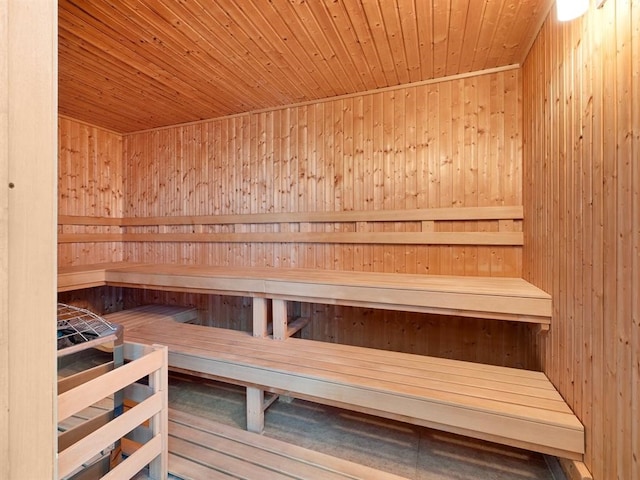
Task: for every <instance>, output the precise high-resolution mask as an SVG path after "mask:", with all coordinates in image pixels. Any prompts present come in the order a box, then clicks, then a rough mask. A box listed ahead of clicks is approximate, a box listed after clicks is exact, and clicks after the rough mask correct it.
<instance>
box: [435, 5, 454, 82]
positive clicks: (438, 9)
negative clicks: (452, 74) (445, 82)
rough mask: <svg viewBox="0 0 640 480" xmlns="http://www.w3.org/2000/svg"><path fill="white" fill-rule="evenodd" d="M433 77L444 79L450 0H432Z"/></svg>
mask: <svg viewBox="0 0 640 480" xmlns="http://www.w3.org/2000/svg"><path fill="white" fill-rule="evenodd" d="M432 5H433V18H434V21H433V76H434V77H435V78H437V77H444V75H445V72H446V70H447V54H448V42H447V38H448V37H449V30H450V22H451V2H450V0H434V2H433V4H432Z"/></svg>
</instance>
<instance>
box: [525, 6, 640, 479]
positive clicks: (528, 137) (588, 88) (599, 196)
mask: <svg viewBox="0 0 640 480" xmlns="http://www.w3.org/2000/svg"><path fill="white" fill-rule="evenodd" d="M592 3H593V2H592ZM522 74H523V98H524V106H523V110H524V129H523V137H524V206H525V226H524V230H525V247H524V260H523V262H524V265H523V274H524V277H525V278H526V279H528V280H529V281H532V282H533V283H535V284H537V285H539V286H540V287H542V288H544V289H545V290H547V291H549V292H551V293H552V294H553V298H554V315H553V321H552V327H551V332H550V334H549V335H548V336H547V337H539V338H538V339H537V340H538V341H539V342H541V343H539V344H538V348H539V355H540V360H541V362H542V364H543V367H544V371H545V372H546V373H547V375H548V376H549V377H550V378H551V380H552V381H553V382H554V384H555V385H556V386H557V387H558V389H559V390H560V392H561V393H562V395H563V396H564V397H565V399H566V400H567V401H568V403H569V405H570V406H571V407H572V408H573V409H574V411H575V412H576V414H577V415H578V416H579V417H580V419H581V420H582V422H583V423H584V424H585V427H586V434H587V435H586V438H587V452H586V455H585V463H586V465H587V466H588V468H589V469H590V470H591V472H592V473H593V475H594V478H595V479H596V480H608V479H632V478H640V390H639V388H640V324H639V322H640V303H639V302H640V265H639V256H640V199H639V192H640V1H637V0H633V1H622V0H618V1H611V0H609V1H608V2H606V3H605V5H604V7H603V8H602V9H595V7H593V6H592V8H591V10H590V11H589V12H588V14H587V15H585V16H584V17H582V18H581V19H578V20H575V21H573V22H570V23H567V24H558V23H557V22H556V21H555V19H554V18H552V17H550V18H549V19H548V20H547V22H546V23H545V25H544V26H543V28H542V31H541V33H540V35H539V37H538V39H537V40H536V42H535V44H534V46H533V48H532V50H531V52H530V53H529V55H528V58H527V60H526V62H525V63H524V66H523V73H522Z"/></svg>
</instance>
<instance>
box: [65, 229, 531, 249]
mask: <svg viewBox="0 0 640 480" xmlns="http://www.w3.org/2000/svg"><path fill="white" fill-rule="evenodd" d="M102 242H185V243H188V242H192V243H205V242H209V243H339V244H384V245H506V246H520V245H523V243H524V237H523V235H522V232H425V233H420V232H362V233H358V232H245V233H122V234H121V233H76V234H74V233H63V234H60V235H58V243H102Z"/></svg>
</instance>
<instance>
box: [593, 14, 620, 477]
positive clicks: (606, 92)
mask: <svg viewBox="0 0 640 480" xmlns="http://www.w3.org/2000/svg"><path fill="white" fill-rule="evenodd" d="M601 12H602V15H603V19H602V22H603V28H604V29H606V31H607V33H608V34H607V35H604V36H603V51H604V52H606V53H605V54H604V56H603V60H602V68H603V69H605V70H604V71H605V72H610V73H609V74H610V75H612V76H613V78H611V77H609V76H607V77H605V78H604V79H603V80H604V82H603V90H602V101H603V110H602V120H603V122H602V123H603V127H604V131H603V138H602V149H603V160H604V162H603V179H604V190H603V209H604V211H605V216H604V237H603V255H604V256H603V264H604V271H603V274H604V278H605V282H604V292H603V301H604V304H605V308H606V311H607V316H608V318H606V319H605V320H606V322H607V324H608V325H606V326H605V329H604V332H603V333H604V335H603V342H604V345H605V349H604V372H603V373H604V391H605V392H616V393H617V389H618V385H617V378H618V375H619V373H620V372H619V371H618V367H619V366H618V364H617V345H616V340H617V339H616V337H617V330H618V329H617V323H618V321H617V316H618V315H619V314H620V313H621V312H619V311H618V305H617V302H616V299H617V292H616V291H617V282H616V277H617V274H618V273H619V272H618V271H617V267H618V265H617V260H616V244H617V235H616V234H617V231H616V230H617V220H618V218H617V215H616V213H615V212H616V205H617V190H616V176H617V175H618V174H619V173H622V172H618V171H617V167H618V165H617V161H616V143H617V133H616V129H617V128H619V127H621V126H622V125H617V122H616V120H617V118H616V113H617V107H618V105H617V101H616V87H617V84H616V81H617V76H615V72H616V65H617V58H616V54H615V51H616V43H617V42H616V38H615V36H616V34H617V31H616V26H617V25H616V21H615V14H616V6H615V5H614V4H612V3H611V2H609V3H608V4H605V6H604V7H603V9H602V10H601ZM620 273H621V272H620ZM616 397H617V395H612V394H611V393H609V394H607V393H605V395H604V402H603V405H602V408H603V432H602V433H603V436H604V438H605V439H606V441H605V442H604V451H603V452H602V453H601V454H602V458H601V461H602V462H603V464H604V465H607V466H608V467H607V468H606V470H605V474H606V475H611V476H613V477H614V478H615V477H617V476H618V475H617V469H618V458H617V453H618V452H617V446H618V443H617V440H618V432H617V425H616V417H617V412H616V407H617V403H618V402H617V398H616ZM621 446H622V445H620V447H621ZM598 460H600V459H598Z"/></svg>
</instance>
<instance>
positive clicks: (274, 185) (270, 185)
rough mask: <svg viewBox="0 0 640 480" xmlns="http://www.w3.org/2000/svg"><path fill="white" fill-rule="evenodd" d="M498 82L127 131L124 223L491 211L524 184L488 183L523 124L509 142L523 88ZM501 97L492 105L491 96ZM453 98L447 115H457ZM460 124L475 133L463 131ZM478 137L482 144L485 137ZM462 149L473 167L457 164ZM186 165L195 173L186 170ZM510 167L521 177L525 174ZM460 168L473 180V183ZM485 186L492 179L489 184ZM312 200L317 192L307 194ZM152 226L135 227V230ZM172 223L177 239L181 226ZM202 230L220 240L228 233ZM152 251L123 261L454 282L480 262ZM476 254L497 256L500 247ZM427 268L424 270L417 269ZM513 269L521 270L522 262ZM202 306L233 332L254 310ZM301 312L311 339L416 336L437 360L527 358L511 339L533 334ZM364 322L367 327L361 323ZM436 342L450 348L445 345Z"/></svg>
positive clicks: (251, 249) (407, 255)
mask: <svg viewBox="0 0 640 480" xmlns="http://www.w3.org/2000/svg"><path fill="white" fill-rule="evenodd" d="M504 75H505V73H504V72H496V73H492V74H488V75H484V76H481V77H478V78H473V79H467V80H464V79H460V80H450V81H447V82H442V83H437V84H432V85H424V86H411V87H408V88H400V89H397V90H393V91H387V92H377V93H370V94H363V95H357V96H353V97H351V98H343V99H332V100H327V101H324V102H320V103H317V104H314V105H307V106H304V105H303V106H295V107H290V108H286V109H277V110H271V111H267V112H258V113H255V114H249V115H244V116H242V115H241V116H237V117H229V118H221V119H217V120H211V121H207V122H201V123H199V124H194V125H189V126H182V127H175V128H172V129H160V130H155V131H149V132H140V133H137V134H131V135H126V136H125V137H124V143H125V152H126V155H125V156H126V161H127V165H126V169H127V170H126V171H127V172H130V173H128V174H127V175H126V176H125V180H124V181H125V184H126V185H125V186H126V188H125V190H126V191H127V192H128V194H127V202H126V203H127V211H128V214H129V215H133V216H142V215H159V216H163V215H176V214H180V215H199V214H200V215H202V214H207V215H216V214H233V213H243V212H245V211H246V212H252V211H253V209H254V208H257V211H258V212H282V211H302V210H306V211H320V212H321V211H334V210H344V209H346V208H358V209H369V210H382V209H390V208H396V207H398V208H411V209H413V208H426V207H439V206H452V205H454V203H455V204H456V205H459V206H462V205H464V204H465V203H466V202H471V201H473V203H474V204H478V203H479V202H480V199H481V198H485V199H487V200H486V204H488V205H500V204H501V203H506V201H504V200H503V199H505V198H514V193H513V192H514V190H515V189H516V188H517V187H516V186H515V185H517V182H518V181H519V180H518V179H517V178H508V179H506V180H502V181H496V180H495V177H494V175H491V173H493V172H497V171H498V168H497V167H496V166H495V165H497V162H498V159H497V156H498V155H501V154H502V153H503V152H504V151H511V150H510V149H513V148H514V145H515V147H516V150H515V151H516V152H517V143H518V142H519V141H520V139H519V136H518V134H517V133H518V129H519V128H520V126H519V125H517V126H516V127H515V128H516V131H515V134H513V133H509V135H508V138H505V135H504V134H503V133H504V131H505V130H506V129H507V127H508V126H507V125H505V124H506V123H507V122H509V121H511V120H510V119H511V118H513V117H514V115H515V114H505V109H506V108H507V106H506V104H507V103H508V104H511V103H512V102H517V101H519V98H520V91H519V88H520V86H519V83H518V82H517V81H514V80H510V81H511V82H512V83H511V84H509V83H508V82H507V81H505V80H504ZM497 77H500V78H502V79H500V78H498V79H497ZM516 78H517V77H516ZM480 85H484V87H480ZM505 85H506V86H505ZM509 85H511V86H512V87H509ZM510 88H514V89H516V90H515V95H513V94H511V93H513V92H510V91H509V89H510ZM469 90H471V91H473V92H474V93H473V95H471V97H472V99H473V100H472V101H471V102H470V103H469V105H467V101H466V96H467V93H468V91H469ZM496 96H497V97H500V98H499V99H496V98H494V97H496ZM454 97H455V98H456V100H455V109H453V110H452V103H453V99H454ZM482 105H485V106H486V107H485V108H486V111H485V112H483V113H482V114H480V113H479V112H478V113H475V112H474V109H478V110H481V109H482ZM509 108H510V109H511V110H510V111H512V112H516V114H517V113H518V112H519V109H520V107H518V106H513V105H509ZM423 123H424V124H423ZM467 123H469V125H471V128H465V127H466V125H467ZM165 130H174V132H166V131H165ZM254 130H255V133H254ZM481 131H482V132H483V133H482V135H484V140H481ZM199 132H200V133H199ZM204 132H206V134H205V133H204ZM258 132H259V133H258ZM205 137H206V139H207V140H206V141H205V140H204V139H205ZM483 141H484V145H485V147H484V148H485V151H486V152H488V153H487V155H486V156H485V159H482V158H481V153H480V145H481V144H482V142H483ZM421 143H422V145H421ZM467 153H469V155H471V157H472V158H465V155H467ZM473 157H476V158H473ZM511 161H515V162H520V161H521V159H520V158H519V157H518V156H517V155H516V158H514V159H507V160H505V161H504V166H505V168H506V167H507V166H508V164H509V162H511ZM481 162H485V167H484V168H485V170H486V172H487V173H486V174H485V175H484V176H482V175H480V173H479V172H480V168H481V167H480V165H481ZM194 168H197V169H198V171H197V172H193V175H192V171H191V169H194ZM509 168H510V167H509ZM514 168H515V170H514V171H518V170H519V168H520V167H519V166H516V167H514ZM467 170H470V171H471V173H470V175H468V176H467V175H466V171H467ZM247 171H248V172H249V175H248V176H247V175H246V173H247ZM134 172H135V173H134ZM183 177H184V178H183ZM196 177H197V178H198V180H197V181H196ZM137 182H140V183H139V184H138V183H137ZM194 182H196V183H195V184H194ZM197 182H203V187H202V188H203V191H204V192H206V193H205V195H204V197H205V200H204V205H203V202H201V201H196V200H194V198H195V197H192V196H189V195H193V194H191V193H190V192H192V191H193V190H194V189H197V187H198V183H197ZM467 182H469V186H468V184H467ZM489 182H495V185H491V184H489ZM129 185H130V186H131V189H130V190H129V189H128V187H129ZM474 186H475V187H474ZM178 187H179V188H178ZM474 188H475V191H474ZM307 191H313V192H314V194H313V195H311V194H309V195H307V194H306V193H307ZM129 192H131V195H129ZM487 192H489V193H487ZM491 192H492V193H491ZM247 194H248V195H249V198H247ZM163 195H168V196H169V197H173V198H167V199H166V201H163V202H155V201H154V200H153V199H155V198H157V197H158V196H163ZM150 199H151V200H150ZM258 199H260V200H258ZM201 209H204V210H201ZM458 223H459V222H458ZM358 226H359V227H363V226H362V225H358ZM146 228H147V227H136V229H140V231H145V229H146ZM162 228H169V227H162ZM170 228H175V229H176V230H175V231H182V230H180V229H181V228H183V227H177V226H176V227H170ZM203 228H204V229H206V230H207V231H209V230H217V231H228V230H229V229H230V228H233V227H232V226H230V225H229V226H215V227H203ZM251 228H255V229H257V230H258V231H263V230H264V231H272V230H274V229H282V228H288V227H287V226H286V225H283V224H272V225H269V224H267V225H256V226H253V227H251ZM292 228H294V229H298V228H302V229H304V228H314V229H315V228H318V229H328V230H335V229H337V228H342V227H339V226H338V225H337V224H326V225H322V224H318V225H313V226H308V225H307V226H305V225H303V224H301V225H300V226H297V225H294V226H293V227H292ZM349 228H350V229H353V228H355V227H354V226H349ZM364 228H373V229H377V228H380V229H385V228H387V229H390V230H391V231H394V230H396V229H400V228H409V229H410V228H414V225H412V224H409V225H403V226H400V224H399V223H397V222H390V223H389V224H388V225H387V226H384V227H380V226H373V227H372V226H371V225H365V226H364ZM420 228H422V225H421V226H420ZM427 228H429V226H427ZM452 228H454V227H453V225H452V224H451V225H449V226H448V229H449V230H451V229H452ZM455 228H459V229H462V230H464V229H465V226H464V225H456V227H455ZM487 228H490V229H494V228H497V222H488V223H487ZM445 229H446V228H445ZM170 231H173V230H170ZM158 246H160V245H159V244H156V246H150V245H149V244H144V243H140V244H131V245H130V246H128V247H127V249H128V252H131V253H130V254H129V257H130V260H134V261H135V260H145V259H148V261H174V259H178V260H179V259H181V258H183V257H184V258H185V259H187V258H188V261H203V262H207V263H213V264H220V265H224V264H229V263H233V264H238V265H241V264H242V265H252V264H256V263H257V264H261V265H272V266H277V265H289V264H293V265H295V266H311V267H316V268H329V269H344V268H347V269H369V270H373V271H424V272H425V273H426V272H427V271H428V272H429V273H442V274H447V273H449V274H450V273H453V272H455V271H456V269H461V270H460V271H461V273H464V272H475V271H478V269H479V266H478V265H474V264H473V262H474V258H475V259H476V260H475V261H476V262H479V261H480V258H481V256H480V255H479V254H478V255H475V254H474V253H473V251H472V250H466V247H459V249H460V251H462V252H463V254H462V255H460V261H457V262H454V261H451V256H450V254H449V253H448V252H451V250H452V247H449V246H445V247H441V246H419V247H409V248H407V247H402V246H385V245H375V246H366V247H361V246H360V245H352V246H350V247H349V246H347V247H346V248H345V246H341V245H328V244H324V245H322V244H321V245H295V249H297V253H296V250H295V249H292V248H290V246H289V245H286V244H255V245H231V244H212V245H206V246H202V245H200V246H197V247H192V246H185V247H180V248H181V249H180V248H179V249H176V247H175V246H173V245H171V244H162V246H161V248H160V249H158V248H157V247H158ZM193 248H196V250H193ZM360 248H361V249H362V250H361V251H360V250H358V249H360ZM367 250H368V251H369V253H368V254H367V253H366V252H367ZM154 251H155V252H156V253H155V254H154V253H153V252H154ZM484 251H485V253H486V255H487V256H491V255H493V252H494V247H487V248H486V249H485V250H484ZM194 252H195V253H194ZM246 252H248V254H246ZM256 252H260V253H256ZM194 257H197V259H196V258H194ZM503 257H504V258H506V256H505V255H503ZM367 258H368V260H367ZM421 258H423V259H424V260H422V261H421V260H420V259H421ZM486 258H488V257H486ZM397 259H399V260H397ZM421 262H423V263H424V267H422V268H423V269H420V263H421ZM490 262H491V260H489V263H490ZM502 262H503V263H504V260H503V261H502ZM501 268H502V270H501V269H500V268H493V267H492V266H491V267H490V271H489V272H488V274H490V275H504V272H505V269H506V267H505V266H504V265H503V266H502V267H501ZM512 268H513V270H518V268H519V267H518V266H516V267H512ZM427 269H428V270H427ZM518 274H519V271H518V272H517V273H516V275H518ZM125 295H133V294H132V293H126V294H125ZM149 295H152V294H149ZM153 295H156V294H153ZM153 298H156V297H155V296H152V297H148V298H147V297H135V299H136V301H142V300H145V299H153ZM158 298H160V297H158ZM165 299H166V300H167V301H175V302H178V303H180V302H181V301H182V302H189V301H191V300H190V299H189V297H187V296H184V297H180V296H174V297H170V298H168V297H167V298H165V297H162V300H165ZM125 300H127V301H129V300H131V299H129V298H127V299H125ZM199 305H202V308H203V310H206V309H209V312H210V313H209V314H208V315H207V316H206V317H203V322H205V323H207V324H211V325H215V324H220V325H230V324H232V323H234V322H235V320H234V322H232V321H231V320H230V319H231V318H232V317H233V318H235V319H237V322H236V323H234V325H244V324H245V323H246V324H247V325H249V323H247V321H248V320H250V314H251V308H250V306H249V305H248V304H247V301H246V299H234V298H220V297H212V298H209V299H207V300H206V301H204V300H203V301H202V303H199ZM199 308H200V307H199ZM305 308H306V311H308V312H309V314H310V315H311V316H312V317H313V321H312V324H311V325H310V327H309V332H308V333H305V335H309V336H318V335H319V336H320V337H319V338H317V339H321V340H330V339H332V338H336V337H338V338H340V339H341V340H342V341H345V342H363V341H364V342H376V341H378V340H377V339H378V338H379V337H380V338H383V339H384V338H386V339H387V340H386V345H387V347H386V348H394V349H404V348H409V345H410V344H411V342H412V339H413V338H414V337H415V336H416V335H418V332H419V331H420V332H422V333H421V335H423V337H421V338H422V339H423V340H422V341H423V342H424V344H421V345H419V348H420V349H422V351H423V352H428V351H431V352H436V351H437V352H439V353H442V354H443V355H449V356H456V355H457V356H468V357H469V358H474V359H475V358H477V359H486V360H488V361H490V362H492V363H502V364H505V363H506V364H509V363H510V362H516V361H518V362H520V363H527V362H525V361H524V360H523V358H524V356H525V355H526V354H527V353H528V352H526V351H524V350H523V351H521V352H518V354H517V355H515V354H513V351H512V347H511V344H516V345H517V344H518V343H520V342H518V341H517V338H518V337H521V336H522V335H525V336H526V335H527V330H517V329H513V328H510V327H505V325H504V322H498V323H496V324H494V325H492V326H491V327H488V326H486V325H485V326H482V325H484V323H483V322H484V321H479V322H477V323H473V322H472V323H469V322H466V323H460V322H461V320H460V319H453V323H452V324H449V323H447V322H450V320H449V319H447V320H446V321H443V320H437V321H436V320H433V321H434V322H435V325H436V326H435V328H434V329H433V330H431V331H428V332H426V331H425V330H423V328H425V327H424V326H420V321H422V322H426V321H431V320H428V319H431V317H429V316H414V315H409V316H406V315H402V314H393V313H388V312H367V311H366V310H359V309H351V310H349V311H348V312H347V311H345V310H342V309H340V308H338V307H328V306H322V305H320V306H318V305H309V306H305ZM418 318H420V319H421V320H420V321H418V320H417V319H418ZM238 322H239V323H238ZM363 323H364V324H365V325H366V328H365V327H360V326H361V325H362V324H363ZM353 325H356V327H357V328H356V327H353ZM456 328H461V329H469V331H468V332H466V333H465V335H464V338H465V339H466V340H463V343H462V344H460V343H459V340H460V339H459V338H458V337H457V336H456V335H455V329H456ZM477 329H480V330H477ZM403 330H404V332H405V333H402V331H403ZM476 333H477V334H479V335H482V338H483V339H485V340H486V342H487V343H486V345H489V344H490V345H492V348H487V349H486V351H483V350H485V348H484V346H483V345H485V344H483V343H481V342H478V341H476V340H474V335H476ZM360 335H364V337H360ZM457 342H458V343H457ZM438 344H441V345H446V347H443V348H439V347H438ZM411 348H414V347H411ZM415 348H418V347H415ZM516 359H517V360H516Z"/></svg>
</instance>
